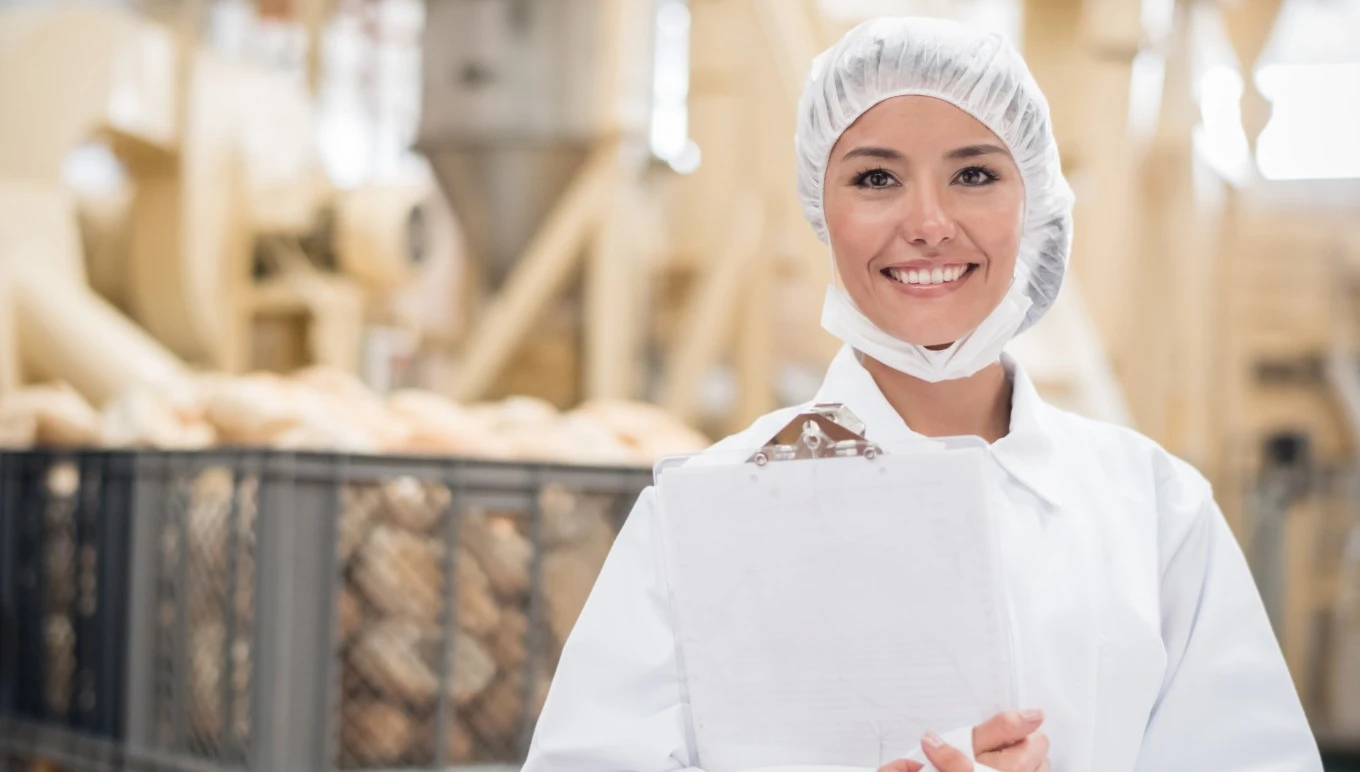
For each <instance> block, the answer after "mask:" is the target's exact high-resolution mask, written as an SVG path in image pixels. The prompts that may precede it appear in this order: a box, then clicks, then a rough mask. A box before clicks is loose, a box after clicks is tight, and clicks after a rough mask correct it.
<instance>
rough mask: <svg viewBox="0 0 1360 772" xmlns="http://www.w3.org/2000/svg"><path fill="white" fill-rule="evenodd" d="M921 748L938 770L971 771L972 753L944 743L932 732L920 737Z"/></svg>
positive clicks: (952, 771) (949, 771) (946, 771)
mask: <svg viewBox="0 0 1360 772" xmlns="http://www.w3.org/2000/svg"><path fill="white" fill-rule="evenodd" d="M921 750H923V751H925V754H926V758H928V759H930V763H931V764H934V765H935V768H936V769H938V770H940V772H973V757H972V755H971V754H967V753H964V752H963V751H961V750H959V749H958V748H955V747H954V746H952V745H948V744H946V743H945V741H944V740H941V739H940V736H939V735H937V734H935V733H934V732H926V736H925V737H923V738H921Z"/></svg>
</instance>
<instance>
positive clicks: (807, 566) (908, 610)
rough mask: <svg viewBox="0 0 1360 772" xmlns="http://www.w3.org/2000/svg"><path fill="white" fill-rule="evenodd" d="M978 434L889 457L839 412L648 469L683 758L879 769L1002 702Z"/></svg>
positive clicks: (718, 771) (1006, 641)
mask: <svg viewBox="0 0 1360 772" xmlns="http://www.w3.org/2000/svg"><path fill="white" fill-rule="evenodd" d="M987 453H988V450H987V446H986V444H985V443H984V442H983V441H982V440H981V439H980V438H948V439H930V440H923V442H922V443H921V445H920V446H919V447H913V448H910V449H901V450H898V451H896V452H893V453H887V452H885V451H884V449H883V448H881V447H879V446H878V445H876V444H875V443H873V442H871V441H869V440H868V439H866V437H865V432H864V426H863V424H862V423H860V422H859V421H858V420H857V419H856V418H855V417H854V416H853V415H852V414H851V413H850V412H849V411H848V410H847V409H846V408H845V407H844V406H842V405H814V406H812V407H811V408H808V409H806V410H804V411H802V412H800V413H799V414H798V415H797V416H796V417H795V418H794V419H793V421H791V422H790V423H789V424H788V425H786V426H785V427H784V429H782V430H781V431H780V432H778V433H776V434H775V436H773V437H771V438H770V440H769V441H768V442H766V443H764V445H762V446H761V447H759V448H755V449H747V450H745V451H722V450H717V451H711V452H710V453H707V454H703V455H701V456H696V457H691V458H688V459H671V460H668V461H666V462H663V463H662V464H660V465H658V467H657V470H656V501H657V511H658V516H659V518H660V525H659V530H660V533H661V539H660V541H661V547H660V549H661V552H662V555H661V560H662V563H663V566H664V572H665V574H666V577H667V582H668V586H669V591H670V593H671V604H670V606H671V612H672V614H673V619H672V622H673V625H674V629H675V634H676V643H677V648H678V651H677V659H678V660H679V662H680V669H681V682H682V687H681V691H682V697H683V699H684V701H685V702H686V704H687V707H688V709H689V711H690V715H691V717H692V719H693V732H694V737H693V738H692V740H693V744H694V747H695V748H696V750H697V753H698V756H699V758H698V761H697V764H698V766H700V767H702V768H703V769H705V770H708V772H739V771H740V770H750V769H759V768H761V767H774V766H785V765H790V766H798V765H827V766H837V765H839V766H854V767H869V768H874V769H876V768H878V767H879V766H881V765H883V764H886V763H888V762H890V761H893V760H895V759H898V758H903V757H907V758H915V759H918V760H924V759H923V758H922V756H921V754H920V748H919V743H920V738H921V736H922V735H923V734H924V733H925V731H926V730H928V729H931V730H935V731H937V732H941V733H943V732H947V731H951V730H956V729H959V728H961V727H972V726H974V725H976V724H978V723H980V722H981V721H983V720H985V719H986V718H988V717H990V716H992V715H994V714H995V713H997V712H1000V711H1002V710H1008V709H1013V708H1015V707H1016V698H1017V694H1016V692H1017V688H1018V687H1017V680H1016V669H1015V667H1014V653H1013V652H1014V645H1013V642H1012V638H1011V630H1010V621H1009V620H1010V617H1009V613H1008V607H1007V604H1006V600H1005V597H1006V596H1005V592H1004V587H1003V584H1002V573H1001V553H1000V545H999V543H998V538H997V527H996V523H995V520H994V509H995V508H994V507H991V506H989V503H990V501H989V493H988V491H989V490H990V489H991V488H992V486H991V485H989V484H988V479H989V468H990V467H989V465H988V464H987Z"/></svg>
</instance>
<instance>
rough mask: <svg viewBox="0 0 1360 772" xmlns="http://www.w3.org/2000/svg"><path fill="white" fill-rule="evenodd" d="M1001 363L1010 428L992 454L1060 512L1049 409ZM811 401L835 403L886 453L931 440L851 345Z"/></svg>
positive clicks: (1013, 367)
mask: <svg viewBox="0 0 1360 772" xmlns="http://www.w3.org/2000/svg"><path fill="white" fill-rule="evenodd" d="M1001 364H1002V366H1003V367H1005V369H1006V374H1007V375H1008V376H1009V377H1010V380H1011V384H1012V389H1013V391H1012V396H1011V428H1010V433H1009V434H1007V435H1006V436H1005V437H1002V438H1001V439H999V440H997V441H996V442H994V443H992V446H991V450H992V455H993V456H994V457H995V458H996V460H997V462H998V463H1000V464H1001V466H1002V467H1003V468H1004V469H1005V470H1006V472H1008V473H1009V474H1010V475H1011V476H1012V477H1014V478H1015V479H1016V481H1018V482H1019V483H1020V484H1021V485H1023V486H1024V487H1025V488H1028V489H1029V490H1030V491H1031V492H1033V493H1034V494H1035V495H1036V496H1038V497H1039V498H1040V499H1042V500H1043V501H1044V502H1045V503H1046V504H1048V505H1049V507H1050V508H1051V509H1054V510H1058V509H1061V506H1062V504H1061V498H1062V497H1061V490H1062V479H1061V477H1060V472H1061V469H1062V465H1061V464H1058V463H1056V455H1057V444H1056V443H1055V442H1054V438H1053V428H1052V427H1051V426H1048V425H1046V423H1048V422H1045V421H1042V420H1041V419H1042V417H1043V416H1044V415H1045V414H1046V413H1047V411H1048V409H1049V408H1048V405H1047V404H1046V403H1044V401H1043V399H1042V398H1040V397H1039V392H1038V391H1037V390H1036V389H1035V388H1034V383H1033V382H1032V381H1030V378H1029V376H1028V375H1027V374H1026V373H1025V371H1024V368H1022V367H1020V365H1019V363H1017V362H1016V361H1015V360H1014V359H1013V358H1012V357H1011V356H1010V355H1008V354H1003V355H1002V357H1001ZM815 401H816V402H838V403H841V404H843V405H845V406H846V407H848V408H850V411H851V412H852V413H854V414H855V416H856V417H858V418H859V419H860V420H861V421H863V422H864V425H865V427H866V430H865V431H866V437H867V438H868V439H870V440H873V441H874V442H876V443H878V444H879V445H881V446H882V447H883V449H884V450H886V451H887V452H889V453H892V452H894V451H896V452H906V451H907V450H909V449H912V448H913V447H920V446H921V445H922V444H923V443H927V442H929V439H928V438H927V437H925V436H924V435H921V434H918V433H917V432H914V431H912V430H911V428H910V427H908V426H907V424H906V422H905V421H903V420H902V416H900V415H898V413H897V411H896V410H894V409H893V407H892V405H891V404H889V402H888V399H887V397H885V396H883V392H882V391H881V390H880V389H879V388H878V384H877V383H875V382H874V378H873V376H872V375H870V374H869V371H868V370H866V369H864V365H862V364H860V361H859V356H858V354H857V353H856V352H855V350H854V349H853V348H851V347H850V346H844V347H842V348H841V350H840V352H839V353H837V354H836V357H835V359H833V360H832V361H831V366H830V367H829V368H827V372H826V379H825V380H824V381H822V388H821V389H820V390H819V391H818V392H817V396H816V398H815Z"/></svg>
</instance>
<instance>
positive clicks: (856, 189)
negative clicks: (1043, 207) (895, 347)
mask: <svg viewBox="0 0 1360 772" xmlns="http://www.w3.org/2000/svg"><path fill="white" fill-rule="evenodd" d="M823 201H824V207H825V211H826V224H827V230H828V232H829V233H830V237H831V248H832V251H833V252H834V253H835V256H836V269H837V271H838V272H839V273H840V276H841V281H842V282H843V283H844V285H845V289H846V291H847V292H849V293H850V297H851V299H853V300H854V301H855V305H856V306H858V307H859V309H860V311H862V312H863V313H864V314H865V315H866V316H868V317H869V319H870V320H871V321H872V322H873V323H874V324H876V325H877V326H878V327H879V329H881V330H883V331H884V332H887V333H889V334H890V335H892V336H893V337H895V338H898V339H899V340H904V341H906V342H908V343H914V344H916V345H920V346H934V347H944V346H948V345H949V344H950V343H953V342H954V341H956V340H958V339H960V338H962V337H964V336H965V335H967V334H968V333H970V332H972V331H973V330H974V329H976V328H977V326H978V325H979V324H981V323H982V320H983V319H985V318H987V315H988V314H990V313H991V312H992V310H993V309H994V308H996V307H997V305H998V304H999V303H1000V302H1001V298H1002V297H1003V296H1004V295H1005V294H1006V290H1007V288H1009V286H1010V284H1011V278H1012V277H1013V276H1014V274H1015V255H1016V252H1017V251H1018V249H1019V246H1020V229H1021V224H1022V220H1023V217H1024V209H1025V206H1024V205H1025V187H1024V183H1023V182H1022V181H1021V179H1020V170H1019V168H1018V167H1017V166H1016V165H1015V161H1014V160H1013V159H1012V158H1011V156H1010V153H1009V152H1008V151H1007V150H1006V147H1005V145H1004V143H1002V142H1001V140H1000V139H998V138H997V136H996V135H995V134H993V133H992V132H991V131H990V130H989V129H988V128H987V127H986V126H983V125H982V124H981V123H980V122H978V120H977V119H975V118H973V117H972V116H971V115H969V114H967V113H965V112H964V111H962V110H960V109H958V108H957V107H955V106H953V105H951V104H949V103H948V102H944V101H942V100H939V99H934V98H931V97H924V96H901V97H895V98H893V99H888V100H885V101H883V102H880V103H879V104H877V105H875V106H874V107H872V108H870V109H869V110H868V111H867V112H865V113H864V115H862V116H860V118H859V120H857V121H855V123H854V124H853V125H851V126H850V128H849V129H846V131H845V133H844V134H842V135H841V138H840V140H839V141H838V142H837V143H836V146H835V147H834V148H833V149H832V151H831V159H830V162H829V165H828V167H827V173H826V189H825V191H824V193H823Z"/></svg>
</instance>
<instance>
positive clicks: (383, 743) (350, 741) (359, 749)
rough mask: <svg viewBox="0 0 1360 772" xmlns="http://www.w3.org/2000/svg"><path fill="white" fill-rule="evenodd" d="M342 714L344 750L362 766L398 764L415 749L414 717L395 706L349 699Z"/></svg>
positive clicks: (341, 732) (374, 701)
mask: <svg viewBox="0 0 1360 772" xmlns="http://www.w3.org/2000/svg"><path fill="white" fill-rule="evenodd" d="M342 715H343V720H344V725H343V726H342V727H341V728H340V735H341V737H342V747H343V748H344V752H345V753H346V755H348V756H349V757H350V759H351V760H352V761H353V762H356V763H357V764H359V765H365V766H367V765H385V764H396V763H398V762H399V761H401V759H402V757H403V756H405V755H406V754H407V753H408V751H409V750H410V748H411V745H412V740H413V739H414V737H415V731H414V728H413V726H412V722H411V717H410V716H409V715H407V713H406V711H404V710H402V709H401V708H398V707H395V706H393V705H392V704H391V703H388V702H382V701H380V700H371V699H352V700H346V701H345V704H344V708H343V711H342ZM345 766H349V765H345Z"/></svg>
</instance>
